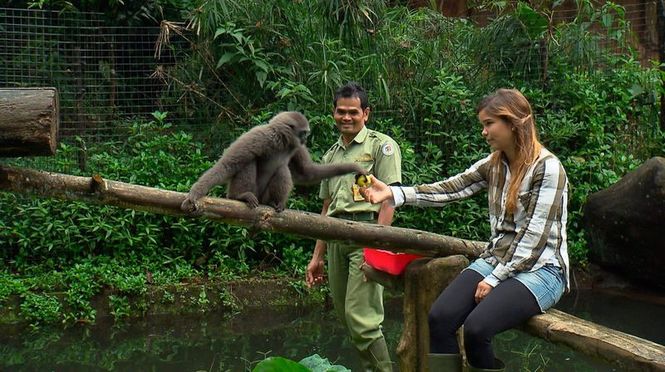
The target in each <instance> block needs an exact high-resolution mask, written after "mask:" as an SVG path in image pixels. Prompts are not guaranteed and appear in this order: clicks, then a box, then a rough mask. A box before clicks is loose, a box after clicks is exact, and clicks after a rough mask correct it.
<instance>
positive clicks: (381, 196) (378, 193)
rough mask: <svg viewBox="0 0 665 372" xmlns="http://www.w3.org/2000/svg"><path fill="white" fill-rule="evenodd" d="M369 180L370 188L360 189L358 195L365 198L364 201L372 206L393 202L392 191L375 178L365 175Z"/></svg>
mask: <svg viewBox="0 0 665 372" xmlns="http://www.w3.org/2000/svg"><path fill="white" fill-rule="evenodd" d="M367 178H368V179H369V184H370V185H371V186H370V187H361V188H360V194H361V195H362V196H363V197H364V198H365V200H366V201H368V202H370V203H372V204H378V203H382V202H384V201H386V200H393V201H394V199H393V191H392V189H391V188H390V187H389V186H388V185H386V184H385V183H383V182H381V181H379V180H378V179H377V178H376V177H374V176H372V175H367Z"/></svg>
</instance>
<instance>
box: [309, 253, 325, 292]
mask: <svg viewBox="0 0 665 372" xmlns="http://www.w3.org/2000/svg"><path fill="white" fill-rule="evenodd" d="M324 271H325V263H324V262H323V260H321V259H317V258H312V260H311V261H309V264H308V265H307V273H306V276H305V283H306V284H307V288H312V287H314V286H316V285H319V284H322V283H323V282H325V281H326V277H325V273H324Z"/></svg>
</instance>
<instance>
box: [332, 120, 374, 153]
mask: <svg viewBox="0 0 665 372" xmlns="http://www.w3.org/2000/svg"><path fill="white" fill-rule="evenodd" d="M368 134H369V129H367V126H366V125H363V129H361V130H360V132H358V134H356V136H355V137H354V138H353V140H352V141H351V142H350V143H349V144H351V143H353V142H356V143H363V142H365V139H367V135H368ZM337 145H338V146H340V147H342V148H346V146H344V140H343V139H342V135H340V136H339V139H338V140H337Z"/></svg>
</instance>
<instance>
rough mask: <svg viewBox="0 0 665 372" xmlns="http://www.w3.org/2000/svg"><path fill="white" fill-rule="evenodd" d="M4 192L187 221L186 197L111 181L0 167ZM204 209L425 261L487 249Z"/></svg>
mask: <svg viewBox="0 0 665 372" xmlns="http://www.w3.org/2000/svg"><path fill="white" fill-rule="evenodd" d="M0 190H7V191H13V192H15V193H20V194H36V195H40V196H46V197H55V198H59V199H65V200H80V201H85V202H90V203H94V204H107V205H115V206H118V207H122V208H128V209H135V210H141V211H148V212H152V213H158V214H166V215H172V216H185V215H186V213H185V212H183V211H182V210H181V209H180V204H181V203H182V201H183V200H184V198H185V195H186V194H184V193H181V192H174V191H167V190H159V189H155V188H152V187H146V186H139V185H132V184H128V183H124V182H117V181H108V180H104V179H102V178H101V177H100V176H94V177H92V178H88V177H77V176H70V175H66V174H58V173H49V172H40V171H35V170H30V169H22V168H14V167H4V168H3V167H2V166H1V165H0ZM200 204H201V206H202V216H203V217H205V218H208V219H211V220H215V221H220V222H224V223H228V224H232V225H240V226H248V227H253V228H255V229H259V230H267V231H276V232H283V233H289V234H296V235H301V236H305V237H309V238H312V239H323V240H336V241H346V242H355V243H358V244H362V245H364V246H367V247H378V248H381V249H385V250H390V251H395V252H410V253H416V254H420V255H423V256H450V255H455V254H462V255H465V256H469V257H476V256H478V255H479V254H480V252H482V250H483V249H484V247H485V243H483V242H478V241H470V240H464V239H458V238H453V237H449V236H444V235H438V234H434V233H429V232H425V231H420V230H413V229H405V228H399V227H391V226H384V225H375V224H368V223H362V222H353V221H347V220H341V219H338V218H331V217H322V216H321V215H320V214H318V213H309V212H300V211H293V210H285V211H283V212H282V213H276V212H275V210H274V209H272V208H269V207H263V206H261V207H259V208H256V209H249V208H248V207H247V206H246V205H245V203H241V202H238V201H234V200H228V199H220V198H211V197H204V198H202V199H201V200H200Z"/></svg>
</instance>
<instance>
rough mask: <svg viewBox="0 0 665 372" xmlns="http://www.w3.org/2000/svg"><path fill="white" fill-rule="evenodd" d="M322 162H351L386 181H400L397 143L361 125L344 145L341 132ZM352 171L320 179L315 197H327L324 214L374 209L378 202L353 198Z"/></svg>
mask: <svg viewBox="0 0 665 372" xmlns="http://www.w3.org/2000/svg"><path fill="white" fill-rule="evenodd" d="M321 162H322V163H323V164H330V163H350V162H355V163H357V164H359V165H360V166H361V167H363V168H365V169H366V170H367V171H368V172H369V173H370V174H372V175H373V176H374V177H376V178H378V179H379V180H381V181H383V182H385V183H386V184H388V185H389V184H391V183H395V182H400V183H401V182H402V154H401V152H400V150H399V146H398V145H397V143H396V142H395V141H394V140H393V139H392V138H390V137H388V136H386V135H385V134H383V133H380V132H377V131H375V130H371V129H367V127H363V129H361V130H360V132H358V134H357V135H356V137H355V138H354V139H353V141H351V142H350V143H349V144H348V145H347V146H345V145H344V142H343V141H342V136H340V137H339V139H338V140H337V143H335V144H334V145H333V146H332V147H331V148H330V149H329V150H328V151H327V152H326V153H325V154H324V155H323V159H322V161H321ZM354 183H355V175H353V174H345V175H343V176H338V177H332V178H328V179H325V180H323V181H321V190H320V192H319V197H320V198H321V199H330V206H329V207H328V214H327V215H328V216H333V215H335V214H339V213H358V212H378V211H379V209H381V204H370V203H367V202H364V201H360V202H357V201H354V200H353V189H352V187H353V184H354Z"/></svg>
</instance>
